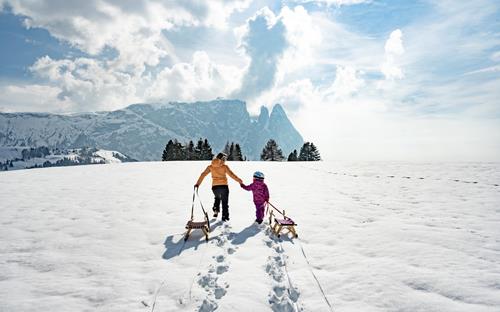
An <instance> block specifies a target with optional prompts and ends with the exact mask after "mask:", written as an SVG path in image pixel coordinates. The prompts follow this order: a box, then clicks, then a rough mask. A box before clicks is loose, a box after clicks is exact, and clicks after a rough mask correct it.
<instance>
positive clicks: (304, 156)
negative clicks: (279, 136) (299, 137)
mask: <svg viewBox="0 0 500 312" xmlns="http://www.w3.org/2000/svg"><path fill="white" fill-rule="evenodd" d="M260 160H263V161H284V160H285V156H283V152H282V151H281V148H280V147H279V146H278V143H276V141H275V140H273V139H270V140H269V141H267V143H266V146H265V147H264V148H263V149H262V153H261V154H260ZM286 160H287V161H320V160H321V155H320V154H319V150H318V148H317V147H316V146H315V145H314V144H313V143H311V142H306V143H304V145H302V147H301V148H300V152H299V153H297V150H296V149H295V150H293V152H291V153H290V155H288V158H287V159H286Z"/></svg>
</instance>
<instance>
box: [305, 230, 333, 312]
mask: <svg viewBox="0 0 500 312" xmlns="http://www.w3.org/2000/svg"><path fill="white" fill-rule="evenodd" d="M299 245H300V250H301V251H302V255H303V256H304V259H306V262H307V267H308V268H309V271H310V272H311V274H312V276H313V277H314V280H315V281H316V283H317V284H318V287H319V290H321V294H323V298H324V299H325V301H326V304H327V305H328V307H329V308H330V311H333V308H332V305H331V304H330V301H328V298H327V297H326V294H325V291H324V290H323V287H321V283H320V282H319V280H318V278H317V277H316V274H314V271H313V270H312V268H311V264H310V263H309V259H308V258H307V256H306V253H305V251H304V248H303V247H302V244H301V243H300V240H299Z"/></svg>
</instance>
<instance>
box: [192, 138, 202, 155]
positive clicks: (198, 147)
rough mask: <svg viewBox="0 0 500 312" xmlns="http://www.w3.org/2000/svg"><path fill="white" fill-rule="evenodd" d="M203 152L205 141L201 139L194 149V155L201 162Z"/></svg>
mask: <svg viewBox="0 0 500 312" xmlns="http://www.w3.org/2000/svg"><path fill="white" fill-rule="evenodd" d="M202 152H203V140H202V139H201V138H200V139H199V140H198V142H197V143H196V147H195V148H194V154H195V158H196V160H201V159H203V158H202Z"/></svg>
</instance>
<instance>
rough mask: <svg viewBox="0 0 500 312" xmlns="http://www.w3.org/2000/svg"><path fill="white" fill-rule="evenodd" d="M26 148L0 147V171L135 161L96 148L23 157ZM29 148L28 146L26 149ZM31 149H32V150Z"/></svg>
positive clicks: (119, 154)
mask: <svg viewBox="0 0 500 312" xmlns="http://www.w3.org/2000/svg"><path fill="white" fill-rule="evenodd" d="M25 149H26V148H14V147H13V148H7V147H3V148H2V147H0V171H2V170H5V169H6V170H19V169H31V168H37V167H59V166H76V165H89V164H116V163H122V162H133V161H136V160H134V159H132V158H130V157H128V156H126V155H124V154H122V153H120V152H117V151H108V150H102V149H96V148H92V149H91V148H78V149H70V150H49V149H47V151H48V154H40V155H38V156H36V157H26V158H23V155H22V153H23V150H25ZM29 150H30V149H29V148H28V149H27V151H29ZM32 151H33V150H32Z"/></svg>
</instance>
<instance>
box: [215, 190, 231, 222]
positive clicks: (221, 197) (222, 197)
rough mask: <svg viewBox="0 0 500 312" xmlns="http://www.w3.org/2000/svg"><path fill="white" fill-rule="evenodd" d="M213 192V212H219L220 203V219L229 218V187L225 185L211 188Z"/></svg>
mask: <svg viewBox="0 0 500 312" xmlns="http://www.w3.org/2000/svg"><path fill="white" fill-rule="evenodd" d="M212 192H214V196H215V199H214V210H215V209H216V210H217V211H220V203H221V201H222V219H228V218H229V205H228V202H229V187H228V186H227V185H216V186H212Z"/></svg>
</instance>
